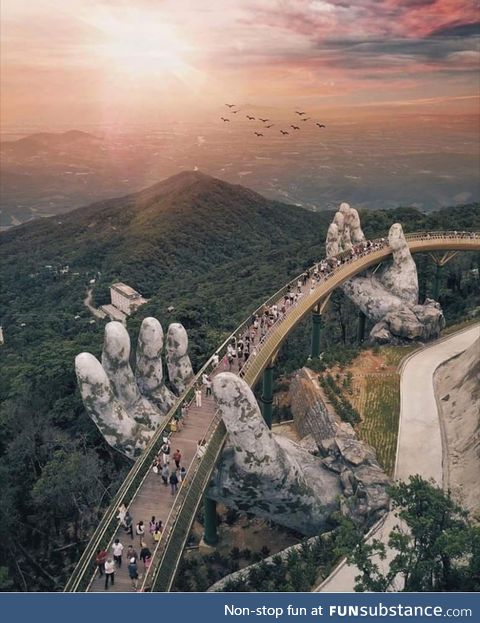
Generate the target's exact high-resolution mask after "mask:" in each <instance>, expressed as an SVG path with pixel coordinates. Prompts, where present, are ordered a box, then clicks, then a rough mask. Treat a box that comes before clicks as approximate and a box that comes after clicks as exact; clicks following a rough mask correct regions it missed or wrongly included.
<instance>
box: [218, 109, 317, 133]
mask: <svg viewBox="0 0 480 623" xmlns="http://www.w3.org/2000/svg"><path fill="white" fill-rule="evenodd" d="M225 106H226V107H227V108H229V112H230V113H231V114H232V115H237V114H238V113H239V112H240V108H238V106H237V105H236V104H225ZM234 109H235V110H234ZM295 114H296V115H298V117H299V119H298V121H302V122H303V123H305V122H306V121H309V120H310V119H311V117H306V116H305V115H306V114H307V113H306V112H305V111H304V110H296V111H295ZM245 117H246V118H247V119H248V120H249V121H255V120H256V119H257V118H256V117H253V116H252V115H245ZM220 119H221V120H222V121H223V122H224V123H230V119H228V118H227V117H220ZM258 121H261V122H262V124H263V126H262V127H261V129H262V130H263V128H265V129H267V130H269V129H270V128H273V126H274V125H275V124H274V123H269V122H270V119H264V118H262V117H258ZM267 123H268V125H267ZM314 123H315V125H316V126H318V127H319V128H320V129H321V128H326V127H327V126H326V125H325V124H324V123H319V122H318V121H314ZM300 127H301V124H300V125H295V124H294V123H292V124H290V128H291V129H292V130H293V132H295V131H297V130H300ZM253 133H254V134H255V136H263V133H262V132H257V131H256V130H255V131H254V132H253ZM280 134H282V136H287V135H289V134H290V131H288V130H284V129H280Z"/></svg>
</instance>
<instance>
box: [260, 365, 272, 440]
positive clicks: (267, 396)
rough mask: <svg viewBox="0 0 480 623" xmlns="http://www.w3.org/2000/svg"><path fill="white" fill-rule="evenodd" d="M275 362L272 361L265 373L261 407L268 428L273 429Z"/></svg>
mask: <svg viewBox="0 0 480 623" xmlns="http://www.w3.org/2000/svg"><path fill="white" fill-rule="evenodd" d="M273 367H274V366H273V361H271V362H270V363H269V364H268V366H267V367H266V368H265V370H264V372H263V383H262V396H261V398H260V400H261V403H262V404H261V407H262V415H263V419H264V420H265V423H266V424H267V426H268V428H272V411H273Z"/></svg>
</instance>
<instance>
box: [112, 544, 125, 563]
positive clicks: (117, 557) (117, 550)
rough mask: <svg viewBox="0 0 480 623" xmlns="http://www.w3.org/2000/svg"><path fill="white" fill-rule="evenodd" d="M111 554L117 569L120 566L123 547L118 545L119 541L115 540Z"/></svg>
mask: <svg viewBox="0 0 480 623" xmlns="http://www.w3.org/2000/svg"><path fill="white" fill-rule="evenodd" d="M112 552H113V560H114V561H115V562H116V563H117V565H118V568H120V567H121V566H122V554H123V545H122V544H121V543H120V539H115V542H114V544H113V546H112Z"/></svg>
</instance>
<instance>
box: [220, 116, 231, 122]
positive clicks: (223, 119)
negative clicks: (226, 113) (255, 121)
mask: <svg viewBox="0 0 480 623" xmlns="http://www.w3.org/2000/svg"><path fill="white" fill-rule="evenodd" d="M220 119H221V120H222V121H230V119H225V117H220Z"/></svg>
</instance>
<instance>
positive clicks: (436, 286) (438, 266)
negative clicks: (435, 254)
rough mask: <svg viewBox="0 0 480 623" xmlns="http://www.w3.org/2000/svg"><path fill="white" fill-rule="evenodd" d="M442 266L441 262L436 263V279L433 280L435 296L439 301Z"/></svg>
mask: <svg viewBox="0 0 480 623" xmlns="http://www.w3.org/2000/svg"><path fill="white" fill-rule="evenodd" d="M441 272H442V266H441V264H440V263H437V262H436V263H435V280H434V282H433V298H434V300H435V301H438V297H439V294H440V278H441Z"/></svg>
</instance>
